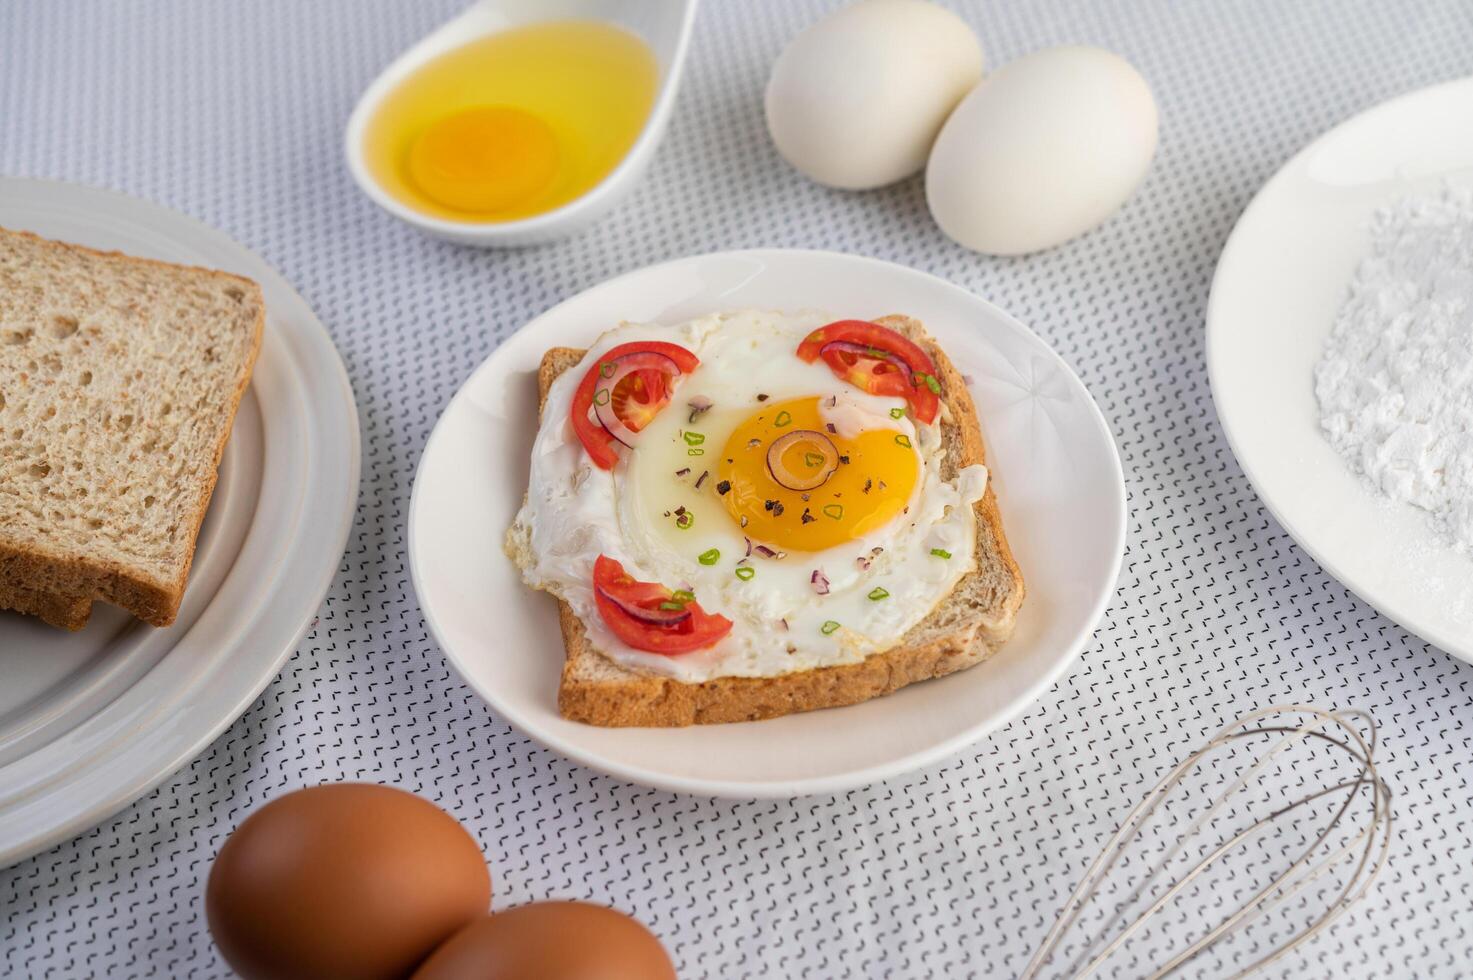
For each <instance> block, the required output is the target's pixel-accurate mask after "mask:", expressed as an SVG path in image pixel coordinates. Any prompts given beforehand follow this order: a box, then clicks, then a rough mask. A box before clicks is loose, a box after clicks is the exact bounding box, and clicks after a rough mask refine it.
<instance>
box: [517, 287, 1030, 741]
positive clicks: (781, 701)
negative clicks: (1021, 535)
mask: <svg viewBox="0 0 1473 980" xmlns="http://www.w3.org/2000/svg"><path fill="white" fill-rule="evenodd" d="M876 322H877V323H881V324H884V325H885V326H888V327H890V328H892V329H894V330H898V331H900V332H901V333H903V334H905V335H906V336H908V337H910V338H911V339H912V340H914V341H916V342H917V343H918V344H920V345H921V346H922V347H924V348H925V349H926V351H927V353H929V354H930V355H931V357H932V359H933V360H934V361H935V362H936V367H937V373H938V380H939V381H940V383H941V395H942V401H943V402H944V403H945V404H946V407H947V410H948V411H947V412H946V413H945V416H944V417H943V420H942V424H941V428H942V441H943V443H944V445H945V446H946V454H945V457H944V460H943V464H942V467H943V473H944V474H945V476H946V477H947V478H948V479H951V478H954V477H955V475H956V473H957V471H958V470H959V469H961V468H962V467H964V466H969V465H971V464H973V463H984V462H985V459H986V456H985V450H984V447H983V442H982V430H981V427H980V426H979V425H978V422H977V412H976V409H975V407H974V406H973V404H972V396H971V394H970V393H969V392H968V391H967V386H966V383H965V382H964V381H963V380H962V377H961V375H960V374H959V373H958V372H957V370H956V367H955V366H954V365H953V364H952V363H951V361H950V360H949V359H948V358H947V356H946V354H945V352H943V351H942V350H941V349H940V347H938V346H937V345H936V343H935V341H934V340H932V339H931V337H930V336H929V335H928V334H927V333H926V332H925V330H924V328H923V327H922V326H921V324H920V323H919V322H918V321H916V320H914V319H911V318H910V317H905V316H888V317H883V318H881V319H880V320H877V321H876ZM584 353H585V352H584V351H582V350H577V349H575V348H570V347H556V348H553V349H552V350H549V351H548V352H547V353H546V354H544V355H543V358H542V364H541V367H540V368H539V370H538V373H537V387H538V391H539V393H540V396H539V409H540V408H541V406H542V405H543V404H545V403H546V401H547V392H548V389H549V388H550V387H551V386H552V383H553V381H554V380H555V379H556V378H557V377H558V376H559V375H560V374H562V373H563V372H564V371H566V370H568V369H569V368H572V367H574V366H575V365H577V364H578V363H579V362H580V361H581V360H582V359H583V355H584ZM975 508H976V514H977V568H975V569H974V570H972V571H971V572H969V573H967V575H966V576H964V577H963V578H962V580H961V581H960V582H959V583H957V586H956V588H955V589H954V590H953V591H952V593H951V594H950V595H949V596H948V597H947V598H946V599H944V600H943V601H942V602H941V603H940V604H939V605H938V606H937V607H936V608H935V609H934V610H932V612H931V614H930V615H929V616H928V617H927V618H926V619H924V620H922V621H921V622H920V623H917V624H916V625H915V626H914V627H913V628H912V629H911V630H910V631H909V632H908V633H907V634H906V635H905V637H904V639H903V640H902V641H901V642H900V643H899V644H898V645H897V646H895V647H892V648H891V649H889V650H885V651H883V652H880V653H875V654H871V655H870V656H869V657H867V658H865V659H864V660H863V661H861V662H860V663H857V664H843V665H839V666H834V667H822V668H818V669H816V670H808V671H800V672H796V673H791V674H784V675H782V676H779V677H718V678H714V679H712V680H708V681H703V682H700V683H684V682H682V681H678V680H674V679H672V678H668V677H662V676H659V675H656V674H651V673H646V672H642V671H638V670H633V669H630V668H627V667H624V666H622V665H620V664H618V663H615V662H614V661H613V660H611V659H609V658H608V657H606V656H604V654H602V653H600V652H599V651H598V650H596V649H595V648H594V647H593V646H592V645H591V644H590V643H589V641H588V635H587V633H586V632H585V631H584V629H583V623H582V622H581V621H580V620H579V619H578V617H577V616H576V615H574V613H573V611H572V610H571V609H570V608H569V607H568V605H567V603H565V602H563V601H562V600H561V599H559V600H558V607H559V619H560V621H561V625H562V633H563V644H564V646H565V648H566V651H567V658H566V660H565V661H564V663H563V673H562V681H561V684H560V686H559V689H558V710H559V711H560V712H561V713H562V715H563V716H564V717H565V718H569V719H571V720H573V721H581V722H586V723H588V724H591V725H603V726H609V727H624V726H652V727H674V726H684V725H699V724H713V723H719V722H730V721H754V720H757V719H761V718H775V717H778V716H779V715H786V714H792V713H793V712H797V711H811V710H814V709H816V708H832V707H838V706H840V705H846V704H857V703H858V702H860V701H867V700H869V699H870V698H874V697H879V696H880V695H882V694H889V693H890V692H891V691H895V690H897V689H899V688H902V687H905V686H906V685H907V684H914V683H916V682H917V681H923V680H928V679H930V678H933V677H942V676H944V675H946V674H951V673H955V672H956V671H959V670H964V669H966V668H968V667H972V666H975V665H976V664H979V663H981V662H982V661H983V660H985V659H987V658H988V657H989V656H991V655H992V654H993V653H995V652H996V651H997V650H998V648H999V647H1001V646H1002V644H1003V643H1004V642H1006V641H1007V639H1008V637H1009V636H1011V635H1012V632H1013V626H1014V624H1015V622H1016V621H1017V616H1018V608H1019V607H1020V606H1021V605H1022V602H1023V593H1024V586H1023V576H1022V573H1021V571H1020V570H1019V569H1018V563H1017V562H1016V561H1014V560H1013V553H1012V551H1011V550H1010V549H1009V548H1008V541H1007V536H1006V535H1005V534H1004V533H1003V525H1002V516H1001V514H999V512H998V507H997V497H996V495H995V494H994V493H993V489H992V481H991V480H988V484H987V492H986V494H985V495H984V496H983V498H982V499H981V500H979V501H977V503H976V505H975ZM513 551H515V549H513ZM513 558H516V554H515V553H513Z"/></svg>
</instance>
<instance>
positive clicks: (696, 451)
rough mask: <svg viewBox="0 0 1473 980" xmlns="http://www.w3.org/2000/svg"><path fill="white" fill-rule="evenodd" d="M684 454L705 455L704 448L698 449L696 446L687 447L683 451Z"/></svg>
mask: <svg viewBox="0 0 1473 980" xmlns="http://www.w3.org/2000/svg"><path fill="white" fill-rule="evenodd" d="M685 454H686V455H687V456H704V455H706V450H704V449H698V448H697V449H687V450H686V451H685Z"/></svg>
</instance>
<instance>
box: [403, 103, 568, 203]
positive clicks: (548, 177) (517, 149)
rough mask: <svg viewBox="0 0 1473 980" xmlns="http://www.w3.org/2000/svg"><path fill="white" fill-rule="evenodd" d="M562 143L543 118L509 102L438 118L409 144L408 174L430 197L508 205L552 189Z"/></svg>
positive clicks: (450, 200)
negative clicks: (509, 104)
mask: <svg viewBox="0 0 1473 980" xmlns="http://www.w3.org/2000/svg"><path fill="white" fill-rule="evenodd" d="M557 170H558V144H557V137H556V136H554V135H553V132H552V129H551V127H549V126H548V125H547V123H545V122H543V121H542V120H541V119H539V118H537V117H536V116H534V115H532V114H531V113H530V112H525V111H523V110H521V109H516V108H513V107H511V106H505V105H487V106H476V107H475V108H473V109H466V110H464V111H462V112H456V113H452V114H450V115H448V116H444V117H442V118H440V119H437V120H435V121H434V122H433V123H431V124H430V125H429V126H427V127H426V128H425V131H424V132H423V133H421V134H420V135H419V138H418V139H416V140H415V141H414V143H413V144H412V145H411V146H410V148H409V177H410V179H411V180H412V181H413V182H414V184H415V186H416V187H418V188H419V190H420V191H421V192H422V193H424V194H425V195H426V196H427V197H430V198H432V199H433V200H435V201H436V202H438V203H440V204H443V205H445V206H446V207H449V208H455V209H457V210H461V211H482V212H487V211H504V210H506V209H507V208H510V207H513V206H515V205H518V204H522V203H523V202H525V201H527V200H528V199H529V198H532V197H535V196H536V195H538V194H540V193H542V192H543V191H544V190H546V189H547V187H548V185H549V184H551V183H552V180H553V178H554V177H555V176H557Z"/></svg>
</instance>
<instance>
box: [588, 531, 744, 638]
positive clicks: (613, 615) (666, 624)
mask: <svg viewBox="0 0 1473 980" xmlns="http://www.w3.org/2000/svg"><path fill="white" fill-rule="evenodd" d="M593 596H594V601H595V602H596V603H597V605H598V612H599V615H600V616H602V617H603V621H604V623H605V624H606V625H607V626H608V627H609V629H610V630H611V631H613V634H614V635H615V636H617V637H618V638H619V639H620V640H622V641H624V642H625V643H627V644H628V645H629V646H632V647H634V649H636V650H645V651H647V652H649V653H663V654H675V653H689V652H690V651H692V650H699V649H701V648H702V647H708V646H710V645H711V644H713V643H715V642H716V641H717V640H719V639H721V638H722V637H723V636H725V635H726V634H727V633H730V632H731V620H729V619H727V618H726V617H725V616H719V615H712V614H711V613H708V612H706V611H705V610H704V609H702V608H701V604H700V603H698V602H696V601H695V600H694V599H677V598H676V597H675V593H674V592H672V591H670V590H669V589H667V588H665V587H664V586H663V585H660V584H658V583H655V582H638V581H635V580H634V579H633V578H632V577H631V576H630V575H629V574H628V573H627V572H625V571H624V566H623V565H621V564H619V563H618V562H617V561H615V560H614V559H612V558H610V557H609V556H608V555H599V556H598V559H597V560H596V561H594V563H593Z"/></svg>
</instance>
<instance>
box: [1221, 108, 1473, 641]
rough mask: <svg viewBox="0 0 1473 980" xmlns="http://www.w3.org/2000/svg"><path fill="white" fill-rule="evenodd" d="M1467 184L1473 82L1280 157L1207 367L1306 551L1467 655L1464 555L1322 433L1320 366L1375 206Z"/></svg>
mask: <svg viewBox="0 0 1473 980" xmlns="http://www.w3.org/2000/svg"><path fill="white" fill-rule="evenodd" d="M1444 180H1453V181H1459V182H1466V183H1473V79H1462V80H1460V81H1456V82H1448V83H1446V84H1443V85H1436V86H1433V87H1431V88H1427V89H1422V90H1420V91H1417V92H1413V93H1411V94H1409V95H1404V96H1401V97H1399V98H1396V99H1392V100H1391V101H1389V102H1385V103H1382V104H1381V105H1379V106H1376V107H1375V108H1372V109H1369V110H1367V111H1365V112H1363V113H1361V114H1360V115H1358V116H1355V117H1354V118H1352V119H1350V120H1349V121H1347V122H1344V123H1342V124H1341V125H1339V126H1337V127H1335V128H1334V129H1332V130H1331V131H1330V132H1329V133H1327V134H1325V135H1324V136H1321V137H1320V138H1319V139H1317V140H1315V141H1314V142H1313V143H1311V144H1310V145H1309V146H1308V147H1307V148H1306V149H1304V150H1303V151H1301V152H1300V153H1299V154H1298V155H1297V156H1295V157H1294V158H1293V159H1292V160H1290V161H1289V162H1288V163H1287V164H1285V165H1284V167H1283V169H1281V170H1280V171H1279V172H1278V173H1277V174H1275V175H1274V176H1273V178H1272V179H1270V180H1269V182H1268V183H1267V184H1265V185H1264V186H1263V189H1262V190H1260V191H1259V192H1258V195H1257V196H1256V197H1254V199H1253V201H1252V203H1250V204H1249V205H1248V208H1247V210H1245V211H1244V212H1243V216H1242V217H1241V218H1239V219H1238V225H1237V227H1236V228H1235V229H1233V233H1232V235H1231V236H1230V237H1229V238H1228V241H1227V245H1226V246H1225V247H1224V248H1223V251H1222V258H1221V259H1220V260H1219V261H1218V264H1217V273H1216V275H1215V276H1214V278H1213V282H1212V296H1211V299H1210V300H1209V302H1208V305H1207V366H1208V371H1209V374H1210V376H1211V379H1212V395H1213V399H1214V401H1215V402H1216V404H1217V414H1218V417H1219V418H1220V419H1221V420H1222V427H1223V429H1224V431H1225V432H1226V433H1227V437H1228V443H1229V444H1230V445H1231V446H1232V449H1233V452H1234V453H1235V454H1236V455H1237V457H1238V462H1239V463H1240V464H1242V467H1243V472H1244V473H1246V474H1247V476H1248V479H1249V481H1251V482H1252V484H1253V487H1254V489H1255V490H1257V491H1258V495H1259V496H1260V497H1261V498H1262V499H1263V502H1264V505H1265V506H1266V507H1267V508H1268V509H1269V511H1270V512H1271V513H1272V514H1273V515H1274V517H1275V518H1277V519H1278V521H1279V523H1280V524H1282V525H1283V526H1284V529H1285V530H1287V531H1288V532H1289V534H1290V535H1292V536H1293V537H1294V540H1296V541H1298V542H1299V544H1300V545H1301V546H1303V548H1304V549H1305V550H1306V551H1307V552H1309V554H1310V555H1312V556H1313V557H1314V559H1315V560H1316V561H1318V562H1319V563H1320V565H1321V566H1323V567H1324V569H1325V571H1327V572H1329V573H1330V574H1331V575H1333V576H1335V577H1336V578H1337V579H1339V580H1340V581H1341V582H1343V583H1344V584H1345V586H1346V587H1347V588H1349V589H1350V590H1351V591H1353V592H1355V593H1356V594H1357V595H1359V596H1360V597H1361V598H1362V599H1364V600H1365V601H1366V602H1368V603H1369V604H1370V605H1372V606H1374V607H1375V608H1376V609H1377V610H1379V611H1380V612H1381V613H1383V614H1384V615H1386V616H1387V617H1388V618H1390V619H1392V620H1395V621H1396V622H1397V623H1399V624H1401V625H1402V626H1403V627H1405V628H1406V629H1407V630H1409V631H1411V632H1412V633H1415V634H1417V635H1418V636H1420V637H1422V638H1423V639H1425V640H1427V641H1428V642H1430V643H1433V644H1435V645H1437V646H1439V647H1441V648H1442V649H1444V650H1446V651H1447V652H1449V653H1451V654H1453V655H1454V656H1457V657H1460V658H1462V659H1464V660H1469V661H1473V557H1470V556H1467V555H1459V554H1456V553H1454V552H1453V551H1452V550H1451V549H1450V548H1448V547H1447V546H1446V545H1445V544H1443V543H1442V542H1441V541H1440V540H1439V539H1438V538H1437V536H1436V535H1435V534H1434V533H1433V531H1432V530H1431V527H1430V525H1429V524H1428V521H1427V515H1426V513H1425V512H1423V511H1420V510H1418V509H1417V508H1415V507H1412V506H1411V505H1409V504H1408V505H1401V504H1392V503H1390V502H1389V501H1388V500H1387V499H1386V498H1384V497H1381V496H1379V495H1378V494H1376V493H1375V492H1374V491H1373V490H1372V489H1371V487H1370V486H1369V484H1367V483H1365V482H1364V481H1362V480H1361V479H1360V478H1359V477H1357V476H1356V475H1355V474H1353V473H1352V472H1351V471H1350V469H1349V468H1348V466H1347V464H1346V463H1345V461H1344V460H1343V459H1342V458H1341V457H1340V456H1339V455H1338V454H1337V453H1336V452H1335V450H1334V449H1332V448H1331V447H1330V444H1329V442H1328V441H1327V440H1326V439H1325V438H1324V436H1323V435H1322V434H1321V432H1320V425H1319V407H1318V404H1317V402H1316V400H1315V395H1314V375H1313V372H1314V366H1315V364H1316V363H1318V361H1319V358H1320V353H1321V350H1322V348H1323V345H1324V342H1325V338H1326V337H1327V336H1329V332H1330V327H1331V326H1332V324H1333V323H1334V320H1335V314H1336V312H1337V311H1338V310H1339V308H1340V305H1341V304H1342V303H1343V302H1344V301H1345V298H1346V296H1347V295H1348V288H1349V284H1350V280H1351V277H1352V275H1353V274H1354V272H1355V267H1356V264H1357V263H1358V262H1359V261H1360V259H1361V257H1362V256H1363V255H1364V254H1365V252H1366V249H1367V248H1368V247H1369V244H1370V238H1369V233H1368V225H1367V222H1368V220H1369V218H1370V216H1371V213H1372V212H1373V211H1375V210H1376V209H1377V208H1378V207H1380V206H1382V205H1384V204H1388V203H1390V202H1392V201H1394V200H1395V199H1396V198H1398V197H1400V196H1401V195H1403V194H1407V193H1418V192H1422V191H1432V190H1434V189H1435V188H1436V187H1437V186H1438V185H1439V183H1440V182H1441V181H1444Z"/></svg>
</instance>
